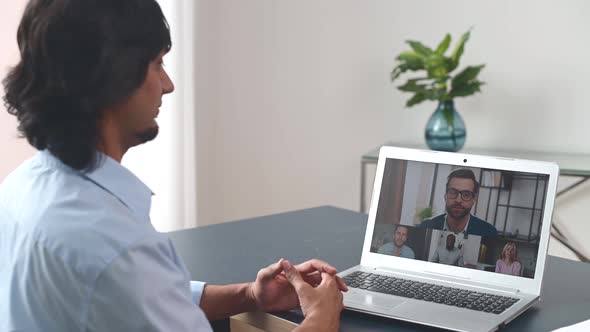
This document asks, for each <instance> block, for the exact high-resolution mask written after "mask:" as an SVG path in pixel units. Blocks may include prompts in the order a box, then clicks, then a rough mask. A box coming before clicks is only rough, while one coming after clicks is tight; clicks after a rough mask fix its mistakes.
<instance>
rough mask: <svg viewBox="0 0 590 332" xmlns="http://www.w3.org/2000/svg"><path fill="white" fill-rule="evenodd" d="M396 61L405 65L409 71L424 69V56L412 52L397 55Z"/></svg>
mask: <svg viewBox="0 0 590 332" xmlns="http://www.w3.org/2000/svg"><path fill="white" fill-rule="evenodd" d="M397 59H398V60H399V61H400V63H403V64H406V66H407V67H408V69H409V70H420V69H424V56H422V55H420V54H418V53H416V52H413V51H406V52H402V53H401V54H400V55H398V57H397Z"/></svg>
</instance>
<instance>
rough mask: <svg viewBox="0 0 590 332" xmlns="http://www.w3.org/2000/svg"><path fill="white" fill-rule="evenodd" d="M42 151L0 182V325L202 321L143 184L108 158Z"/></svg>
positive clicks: (112, 326)
mask: <svg viewBox="0 0 590 332" xmlns="http://www.w3.org/2000/svg"><path fill="white" fill-rule="evenodd" d="M101 156H102V157H101V158H100V160H101V163H100V165H99V167H98V168H97V169H96V170H94V171H92V172H90V173H86V174H83V173H81V172H78V171H75V170H73V169H71V168H70V167H68V166H66V165H64V164H63V163H61V162H60V161H59V160H58V159H57V158H55V157H54V156H53V155H52V154H50V153H49V152H47V151H41V152H39V153H38V154H37V155H36V156H35V157H33V158H32V159H30V160H28V161H26V162H25V163H23V164H22V165H21V166H20V167H18V168H17V169H16V170H15V171H14V172H13V173H11V174H10V175H9V176H8V177H7V178H6V179H5V180H4V181H3V183H2V184H1V185H0V331H211V326H210V324H209V322H208V320H207V318H206V317H205V314H204V313H203V311H202V310H201V309H200V308H199V306H198V304H199V303H200V300H201V295H202V292H203V289H204V287H205V285H204V283H201V282H192V281H190V275H189V272H188V271H187V269H186V267H185V266H184V264H183V262H182V260H181V259H180V257H179V256H178V255H177V254H176V251H175V249H174V246H173V244H172V242H171V241H170V239H169V238H168V237H167V236H166V235H164V234H161V233H158V232H157V231H156V230H155V229H154V228H153V226H152V225H151V223H150V220H149V211H150V205H151V196H152V192H151V190H150V189H149V188H148V187H147V186H146V185H145V184H143V183H142V182H141V181H140V180H139V179H138V178H137V177H135V176H134V175H133V174H132V173H131V172H130V171H128V170H127V169H126V168H124V167H123V166H121V165H120V164H119V163H117V162H116V161H114V160H113V159H111V158H109V157H107V156H104V155H101Z"/></svg>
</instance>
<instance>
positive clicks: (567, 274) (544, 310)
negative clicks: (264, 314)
mask: <svg viewBox="0 0 590 332" xmlns="http://www.w3.org/2000/svg"><path fill="white" fill-rule="evenodd" d="M366 223H367V215H365V214H361V213H357V212H353V211H348V210H343V209H339V208H334V207H327V206H326V207H319V208H313V209H307V210H301V211H294V212H288V213H283V214H276V215H271V216H266V217H259V218H253V219H247V220H241V221H237V222H231V223H225V224H219V225H212V226H205V227H199V228H193V229H188V230H184V231H178V232H172V233H170V237H171V239H172V240H173V242H174V244H175V245H176V249H177V250H178V253H179V254H180V256H181V257H182V258H183V259H184V261H185V264H186V266H187V267H188V269H189V271H190V272H191V274H192V278H193V279H194V280H201V281H206V282H208V283H211V284H227V283H238V282H247V281H252V280H254V278H255V276H256V273H257V272H258V270H259V269H260V268H262V267H264V266H267V265H269V264H271V263H274V262H276V261H278V260H279V259H280V258H281V257H284V258H287V259H289V260H290V261H291V262H294V263H298V262H302V261H305V260H308V259H310V258H320V259H323V260H325V261H327V262H329V263H330V264H332V265H333V266H335V267H336V268H337V269H338V270H339V271H342V270H344V269H347V268H349V267H352V266H354V265H357V264H358V263H359V262H360V255H361V247H362V244H363V238H364V233H365V227H366ZM589 280H590V264H585V263H579V262H574V261H570V260H567V259H562V258H558V257H552V256H550V257H549V260H548V262H547V270H546V273H545V282H544V285H543V293H542V295H541V302H540V303H538V304H537V305H536V306H535V307H533V308H532V309H529V310H528V311H527V312H525V313H524V314H523V315H521V316H520V317H518V318H517V319H516V320H514V321H513V322H511V323H510V324H508V325H507V327H506V329H505V330H506V331H523V330H527V331H551V330H553V329H556V328H559V327H563V326H566V325H571V324H573V323H577V322H580V321H583V320H586V319H589V318H590V287H589V284H590V281H589ZM277 315H278V316H280V317H283V318H286V319H289V320H291V321H293V322H297V323H299V322H301V320H302V318H303V317H302V315H301V314H300V313H299V312H297V311H292V312H286V313H279V314H277ZM392 328H395V330H396V331H440V330H438V329H434V328H427V327H423V326H420V325H416V324H411V323H405V322H400V321H396V320H392V319H386V318H380V317H376V316H370V315H366V314H361V313H356V312H352V311H346V310H345V311H344V312H343V313H342V321H341V328H340V330H341V331H389V330H391V329H392Z"/></svg>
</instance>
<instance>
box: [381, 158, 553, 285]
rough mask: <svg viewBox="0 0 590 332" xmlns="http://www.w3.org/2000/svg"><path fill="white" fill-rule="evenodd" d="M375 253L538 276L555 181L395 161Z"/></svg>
mask: <svg viewBox="0 0 590 332" xmlns="http://www.w3.org/2000/svg"><path fill="white" fill-rule="evenodd" d="M383 172H384V173H383V180H382V184H381V192H380V195H379V202H378V206H377V212H376V217H375V227H374V231H373V236H372V242H371V249H370V250H371V252H374V253H379V254H383V255H394V256H398V257H403V258H406V259H417V260H422V261H429V262H433V263H438V264H448V265H454V266H459V267H463V268H467V269H478V270H482V271H488V272H490V273H502V274H508V275H513V276H518V277H523V278H534V275H535V269H536V267H537V257H538V255H539V238H540V233H541V223H542V220H543V211H544V208H545V206H544V204H545V198H546V194H547V187H548V180H549V176H548V175H546V174H534V173H524V172H515V171H506V170H496V169H487V168H473V167H471V168H467V167H460V166H456V165H446V164H435V163H427V162H417V161H408V160H398V159H392V158H387V160H386V162H385V168H384V170H383Z"/></svg>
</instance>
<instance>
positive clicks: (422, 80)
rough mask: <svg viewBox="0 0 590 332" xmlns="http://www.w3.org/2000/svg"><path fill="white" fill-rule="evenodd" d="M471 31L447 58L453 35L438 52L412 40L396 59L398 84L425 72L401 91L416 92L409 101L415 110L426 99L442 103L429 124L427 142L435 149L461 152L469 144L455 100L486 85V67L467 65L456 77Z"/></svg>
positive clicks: (401, 86) (446, 37)
mask: <svg viewBox="0 0 590 332" xmlns="http://www.w3.org/2000/svg"><path fill="white" fill-rule="evenodd" d="M469 35H470V31H467V32H466V33H464V34H463V35H462V36H461V38H460V39H459V41H458V42H457V44H456V45H455V48H454V50H453V51H452V53H451V54H450V55H448V56H447V55H445V53H446V52H447V51H448V49H449V46H450V45H451V35H450V34H448V33H447V35H446V36H445V38H444V39H443V40H442V41H441V42H440V43H439V44H438V46H437V47H436V49H434V50H433V49H431V48H430V47H428V46H425V45H424V44H423V43H421V42H418V41H415V40H408V41H407V43H408V45H410V47H411V50H408V51H404V52H402V53H400V54H399V55H398V56H397V57H396V60H397V61H396V62H397V63H396V66H395V67H394V68H393V71H392V72H391V81H392V82H393V81H395V80H396V79H398V78H399V77H400V75H401V74H403V73H405V72H408V71H410V72H425V73H424V75H422V76H419V77H415V78H410V79H408V80H407V82H406V83H404V84H403V85H400V86H398V87H397V88H398V89H399V90H400V91H404V92H410V93H412V94H413V95H412V97H411V98H410V99H408V101H407V102H406V106H407V107H412V106H414V105H416V104H419V103H421V102H423V101H425V100H433V101H438V107H437V108H436V110H435V112H434V113H433V114H432V116H431V117H430V119H429V120H428V123H427V125H426V130H425V133H424V136H425V139H426V143H427V144H428V146H429V147H430V148H431V149H433V150H443V151H459V150H460V149H461V148H462V147H463V145H464V144H465V137H466V131H465V124H464V122H463V119H462V118H461V116H460V115H459V113H457V111H456V109H455V103H454V99H455V98H458V97H467V96H470V95H472V94H474V93H476V92H479V91H480V87H481V86H482V85H483V84H484V82H482V81H480V80H478V79H477V76H478V75H479V73H480V71H481V70H482V69H483V67H484V66H485V65H483V64H482V65H477V66H467V67H465V68H464V69H463V70H461V71H459V72H458V73H456V74H453V72H454V71H455V70H456V69H457V68H458V67H459V61H460V60H461V56H462V55H463V51H464V48H465V43H466V42H467V40H468V39H469Z"/></svg>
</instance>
